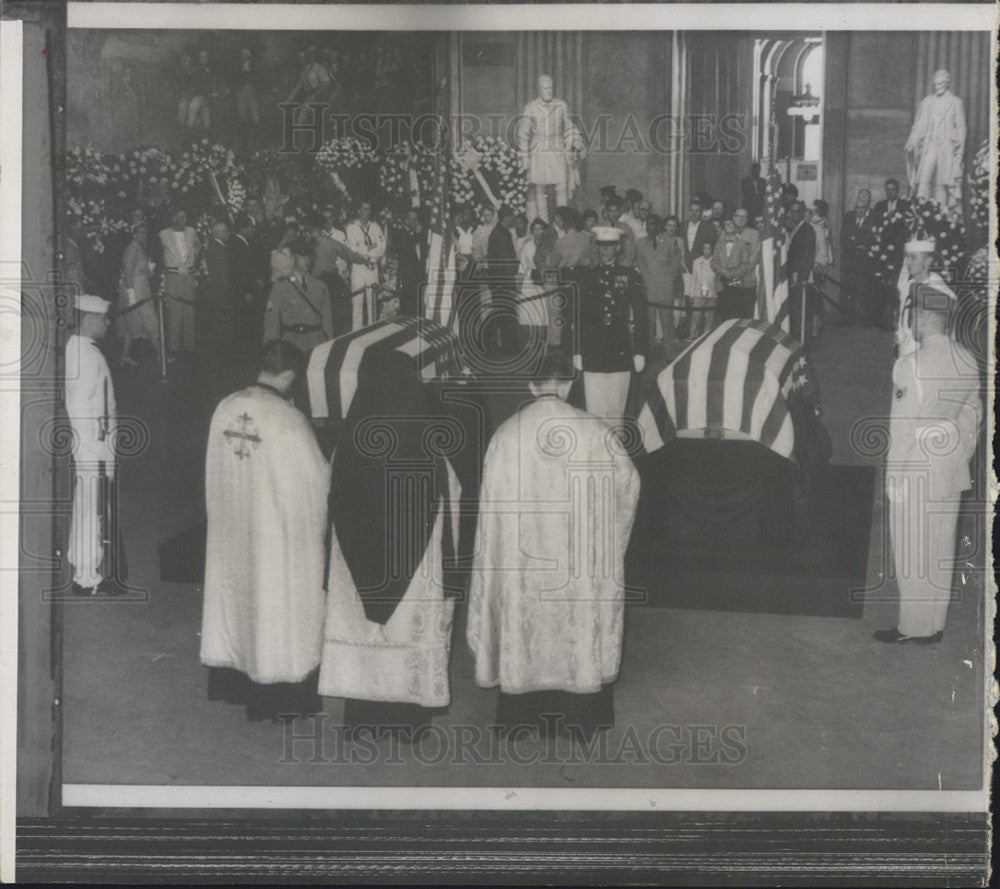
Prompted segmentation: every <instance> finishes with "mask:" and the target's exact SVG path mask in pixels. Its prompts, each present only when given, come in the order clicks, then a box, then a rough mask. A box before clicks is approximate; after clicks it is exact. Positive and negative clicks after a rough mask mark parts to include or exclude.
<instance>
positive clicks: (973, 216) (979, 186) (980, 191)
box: [969, 140, 990, 229]
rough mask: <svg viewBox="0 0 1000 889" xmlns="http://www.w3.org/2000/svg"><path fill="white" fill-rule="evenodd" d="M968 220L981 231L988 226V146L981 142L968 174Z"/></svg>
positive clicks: (985, 142)
mask: <svg viewBox="0 0 1000 889" xmlns="http://www.w3.org/2000/svg"><path fill="white" fill-rule="evenodd" d="M969 218H970V220H971V221H972V223H973V224H974V225H976V226H978V227H979V228H981V229H987V228H989V224H990V146H989V142H988V141H987V140H984V141H983V144H982V146H981V147H980V149H979V151H977V152H976V157H975V159H974V160H973V162H972V170H971V171H970V172H969Z"/></svg>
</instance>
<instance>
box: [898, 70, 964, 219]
mask: <svg viewBox="0 0 1000 889" xmlns="http://www.w3.org/2000/svg"><path fill="white" fill-rule="evenodd" d="M950 87H951V75H950V74H949V73H948V72H947V71H945V70H944V69H941V70H940V71H935V72H934V80H933V92H932V93H931V95H929V96H925V97H924V98H923V100H922V101H921V102H920V108H919V110H918V111H917V118H916V120H915V121H914V122H913V129H912V130H910V138H909V139H907V140H906V168H907V175H908V177H909V180H910V189H911V192H912V193H913V194H915V195H917V196H918V197H921V198H930V199H931V200H935V201H937V202H938V203H939V204H941V206H942V207H944V208H945V209H946V210H948V211H950V212H951V213H955V214H957V213H960V212H961V207H962V160H963V157H964V155H965V111H964V109H963V108H962V100H961V99H960V98H959V97H958V96H956V95H955V94H954V93H953V92H952V91H951V89H950Z"/></svg>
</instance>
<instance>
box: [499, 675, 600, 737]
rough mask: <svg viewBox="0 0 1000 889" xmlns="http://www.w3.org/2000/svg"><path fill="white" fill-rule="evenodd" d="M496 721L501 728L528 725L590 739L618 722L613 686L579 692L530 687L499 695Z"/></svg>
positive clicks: (549, 733) (550, 733)
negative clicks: (528, 690)
mask: <svg viewBox="0 0 1000 889" xmlns="http://www.w3.org/2000/svg"><path fill="white" fill-rule="evenodd" d="M496 713H497V716H496V724H497V725H498V726H499V727H500V729H501V731H512V730H513V729H515V728H516V727H520V726H528V727H531V728H532V729H536V730H537V731H538V732H539V734H540V735H542V736H548V737H551V736H554V735H557V734H560V733H566V732H572V733H574V734H580V733H582V735H583V737H584V738H586V739H590V738H592V737H593V736H594V734H595V733H596V732H597V731H598V730H600V729H605V728H612V727H613V726H614V724H615V698H614V687H613V686H611V685H604V686H602V687H601V690H600V691H596V692H592V693H590V694H577V693H574V692H569V691H531V692H526V693H524V694H508V693H507V692H503V691H501V692H500V694H499V696H498V697H497V711H496Z"/></svg>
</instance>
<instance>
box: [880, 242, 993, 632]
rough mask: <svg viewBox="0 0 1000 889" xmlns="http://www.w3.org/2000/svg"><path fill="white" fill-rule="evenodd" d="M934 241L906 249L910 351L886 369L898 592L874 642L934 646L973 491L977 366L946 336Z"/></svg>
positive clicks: (945, 296)
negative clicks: (893, 616) (895, 613)
mask: <svg viewBox="0 0 1000 889" xmlns="http://www.w3.org/2000/svg"><path fill="white" fill-rule="evenodd" d="M933 251H934V242H933V241H913V242H910V243H909V244H907V246H906V264H907V267H908V270H909V273H910V280H911V281H912V282H913V283H914V287H913V290H912V292H913V294H914V299H913V301H912V302H911V305H910V306H909V309H910V311H911V313H912V314H911V317H910V319H909V321H910V325H911V330H912V332H913V339H914V342H915V343H916V346H917V348H916V349H915V350H914V351H911V352H909V353H906V354H903V355H901V356H900V358H899V359H898V360H897V361H896V364H895V367H894V368H893V397H892V412H891V418H890V427H889V428H890V436H891V442H890V445H889V454H888V458H887V463H886V495H887V499H888V507H889V532H890V536H891V539H892V550H893V565H894V567H895V573H896V580H897V583H898V585H899V622H898V625H897V628H896V629H893V630H880V631H878V632H876V633H875V639H877V640H878V641H879V642H887V643H898V644H915V645H932V644H934V643H936V642H939V641H940V640H941V638H942V634H943V631H944V627H945V621H946V618H947V614H948V603H949V601H950V599H951V583H952V572H953V566H954V559H955V536H956V531H957V525H958V514H959V506H960V501H961V496H962V492H963V491H966V490H968V489H969V487H970V486H971V475H970V472H969V461H970V459H971V458H972V455H973V453H974V452H975V448H976V441H977V437H978V429H979V423H980V419H981V416H982V403H981V398H980V393H979V373H978V369H977V367H976V362H975V359H974V358H973V357H972V355H970V354H969V352H968V351H966V350H965V349H964V348H963V347H962V346H960V345H959V344H958V343H956V342H955V341H954V340H953V339H952V337H951V336H950V334H949V328H950V319H951V313H952V310H953V308H954V306H955V304H956V298H955V294H954V293H952V292H951V290H949V289H948V288H947V286H944V285H943V282H942V281H941V279H940V278H937V277H936V276H935V277H934V278H933V279H931V278H929V272H930V267H931V264H932V263H933V258H934V253H933Z"/></svg>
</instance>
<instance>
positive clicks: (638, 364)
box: [632, 355, 646, 374]
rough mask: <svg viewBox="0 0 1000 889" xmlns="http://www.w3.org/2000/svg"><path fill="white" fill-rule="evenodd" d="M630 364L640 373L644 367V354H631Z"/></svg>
mask: <svg viewBox="0 0 1000 889" xmlns="http://www.w3.org/2000/svg"><path fill="white" fill-rule="evenodd" d="M632 366H633V367H634V368H635V372H636V373H637V374H641V373H642V372H643V370H644V369H645V367H646V356H645V355H633V356H632Z"/></svg>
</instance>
